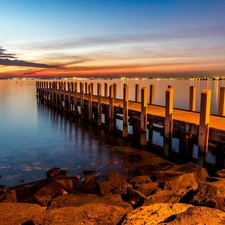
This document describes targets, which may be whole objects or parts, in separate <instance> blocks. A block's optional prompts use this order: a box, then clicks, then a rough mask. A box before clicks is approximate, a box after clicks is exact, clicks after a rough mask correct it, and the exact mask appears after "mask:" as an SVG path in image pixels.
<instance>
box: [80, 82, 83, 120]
mask: <svg viewBox="0 0 225 225" xmlns="http://www.w3.org/2000/svg"><path fill="white" fill-rule="evenodd" d="M80 107H81V118H84V84H83V83H81V82H80Z"/></svg>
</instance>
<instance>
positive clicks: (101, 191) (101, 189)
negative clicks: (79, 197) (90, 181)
mask: <svg viewBox="0 0 225 225" xmlns="http://www.w3.org/2000/svg"><path fill="white" fill-rule="evenodd" d="M112 189H113V187H112V185H110V183H109V182H101V183H97V194H98V195H112V192H111V190H112Z"/></svg>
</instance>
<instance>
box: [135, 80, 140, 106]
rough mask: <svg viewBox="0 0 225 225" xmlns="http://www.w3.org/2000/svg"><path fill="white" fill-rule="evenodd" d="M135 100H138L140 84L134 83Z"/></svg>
mask: <svg viewBox="0 0 225 225" xmlns="http://www.w3.org/2000/svg"><path fill="white" fill-rule="evenodd" d="M135 102H140V85H139V84H135Z"/></svg>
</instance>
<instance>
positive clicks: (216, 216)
mask: <svg viewBox="0 0 225 225" xmlns="http://www.w3.org/2000/svg"><path fill="white" fill-rule="evenodd" d="M163 224H164V225H180V224H188V225H197V224H199V225H200V224H204V225H212V224H216V225H223V224H225V212H223V211H220V210H217V209H212V208H207V207H201V206H197V207H190V208H188V209H187V210H186V211H184V212H181V213H179V214H176V215H172V216H171V217H169V218H167V219H166V220H165V221H164V222H163Z"/></svg>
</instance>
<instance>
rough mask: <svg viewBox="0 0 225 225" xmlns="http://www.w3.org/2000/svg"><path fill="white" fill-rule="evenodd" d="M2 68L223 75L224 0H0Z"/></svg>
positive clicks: (21, 72)
mask: <svg viewBox="0 0 225 225" xmlns="http://www.w3.org/2000/svg"><path fill="white" fill-rule="evenodd" d="M0 8H1V14H0V34H1V35H0V76H2V77H3V76H21V77H23V76H52V77H54V76H55V77H58V76H67V77H68V76H135V77H138V76H147V77H148V76H153V77H154V76H158V77H160V76H204V75H210V76H214V75H220V76H222V75H225V65H224V64H225V63H224V62H225V41H224V40H225V13H224V10H225V1H224V0H211V1H210V0H148V1H147V0H139V1H138V0H137V1H132V0H129V1H128V0H127V1H126V0H98V1H97V0H73V1H72V0H71V1H67V0H45V1H44V0H39V1H37V0H32V1H27V0H0Z"/></svg>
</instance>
